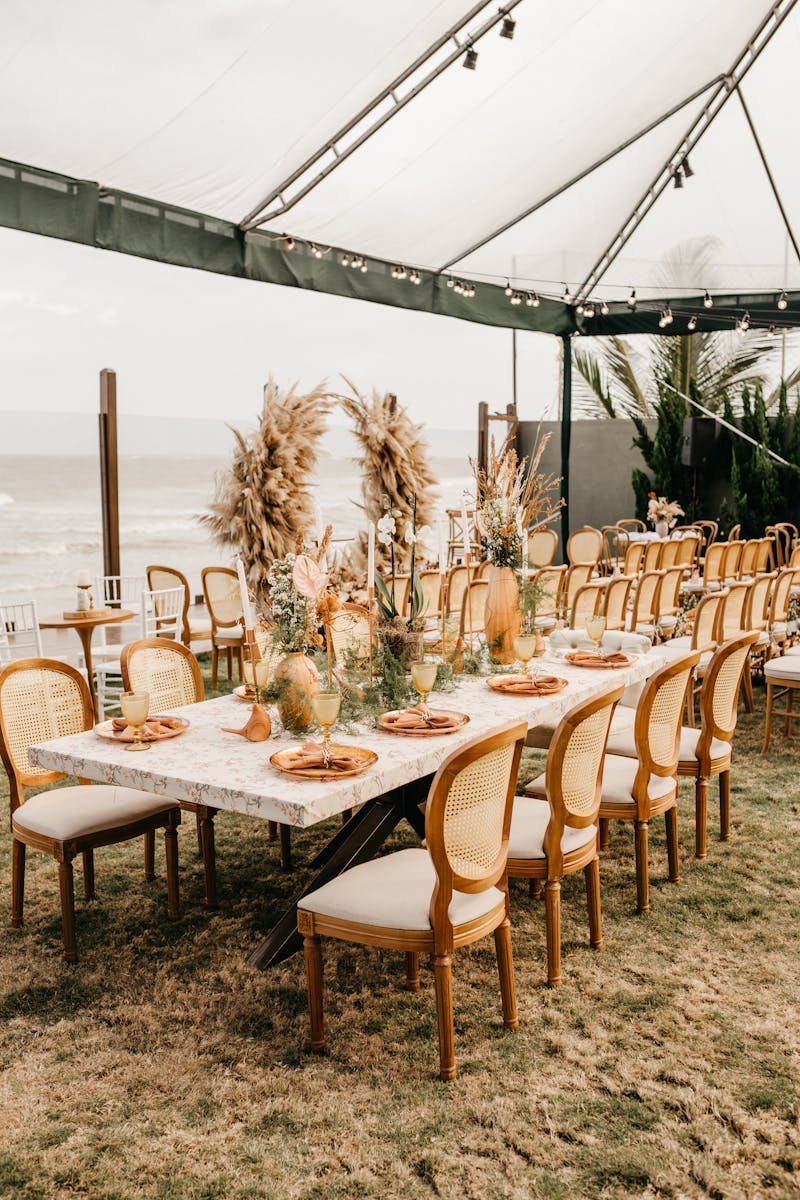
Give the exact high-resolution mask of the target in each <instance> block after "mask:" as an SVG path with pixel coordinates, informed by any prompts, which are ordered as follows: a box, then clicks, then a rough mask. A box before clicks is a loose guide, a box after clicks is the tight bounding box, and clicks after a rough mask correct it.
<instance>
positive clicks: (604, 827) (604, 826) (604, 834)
mask: <svg viewBox="0 0 800 1200" xmlns="http://www.w3.org/2000/svg"><path fill="white" fill-rule="evenodd" d="M608 828H609V821H608V817H601V818H600V849H601V850H607V849H608Z"/></svg>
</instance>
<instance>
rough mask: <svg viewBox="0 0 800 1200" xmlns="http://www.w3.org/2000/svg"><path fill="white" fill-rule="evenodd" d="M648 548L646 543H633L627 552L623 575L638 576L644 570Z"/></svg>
mask: <svg viewBox="0 0 800 1200" xmlns="http://www.w3.org/2000/svg"><path fill="white" fill-rule="evenodd" d="M646 548H647V545H646V543H645V542H631V543H630V545H629V546H628V549H627V550H626V551H625V561H624V562H623V564H622V574H623V575H638V574H639V572H640V570H641V569H642V562H643V560H644V552H645V550H646Z"/></svg>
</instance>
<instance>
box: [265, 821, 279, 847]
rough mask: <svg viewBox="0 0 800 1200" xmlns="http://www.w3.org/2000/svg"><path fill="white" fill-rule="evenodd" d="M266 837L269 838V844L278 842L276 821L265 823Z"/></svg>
mask: <svg viewBox="0 0 800 1200" xmlns="http://www.w3.org/2000/svg"><path fill="white" fill-rule="evenodd" d="M267 837H268V838H269V840H270V841H271V842H277V840H278V822H277V821H267Z"/></svg>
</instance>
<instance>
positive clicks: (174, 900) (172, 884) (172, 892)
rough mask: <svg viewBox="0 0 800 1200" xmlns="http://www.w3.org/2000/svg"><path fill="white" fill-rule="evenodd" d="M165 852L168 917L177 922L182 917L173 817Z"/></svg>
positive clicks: (165, 837)
mask: <svg viewBox="0 0 800 1200" xmlns="http://www.w3.org/2000/svg"><path fill="white" fill-rule="evenodd" d="M164 850H165V851H166V856H167V916H168V917H169V919H170V921H177V919H178V917H179V916H180V915H181V904H180V895H179V891H178V827H177V822H176V821H175V818H174V816H173V818H172V823H171V824H169V825H167V826H166V828H165V830H164Z"/></svg>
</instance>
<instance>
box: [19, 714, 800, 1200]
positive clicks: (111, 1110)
mask: <svg viewBox="0 0 800 1200" xmlns="http://www.w3.org/2000/svg"><path fill="white" fill-rule="evenodd" d="M762 719H763V718H762V715H761V713H760V712H759V714H757V715H756V717H753V718H748V717H742V719H741V727H740V734H739V736H738V750H739V753H738V761H737V764H736V770H735V776H734V786H733V814H734V837H733V840H732V841H731V842H730V843H729V844H727V845H721V844H720V843H718V842H716V841H714V840H712V841H711V843H710V856H709V859H708V861H707V862H705V863H696V862H695V861H694V860H693V859H692V858H691V857H690V856H691V852H692V841H693V834H694V830H693V820H692V805H691V789H690V788H688V787H687V788H684V789H683V793H682V794H683V800H684V803H683V805H682V820H681V847H682V852H683V872H684V878H683V883H682V885H681V887H680V888H675V887H672V886H671V885H669V884H668V883H666V882H665V875H666V862H665V845H664V838H663V829H662V828H659V827H656V828H655V829H654V831H653V839H652V840H653V865H652V880H653V896H652V902H653V912H652V914H651V915H650V916H649V917H647V918H641V917H636V916H635V915H634V913H633V901H634V885H633V871H632V841H631V832H630V830H628V829H624V828H620V827H618V828H615V829H614V830H612V840H611V848H610V851H609V853H608V854H607V855H605V856H604V858H603V863H602V888H603V905H604V915H605V933H606V948H605V950H604V951H603V952H602V953H601V954H594V953H592V952H591V951H590V950H589V948H588V946H587V942H586V938H587V931H586V922H585V907H584V901H583V895H582V892H581V886H580V882H579V881H578V880H569V881H567V883H566V885H565V888H564V935H563V943H564V951H565V958H564V973H565V986H564V987H563V988H562V989H561V990H560V991H555V992H554V991H549V990H548V989H547V988H546V987H545V986H544V983H543V979H544V922H543V912H542V908H541V904H540V903H539V902H535V901H533V900H531V899H529V897H528V895H527V890H526V888H525V886H524V885H522V884H521V883H515V884H513V885H512V900H513V917H514V949H515V956H516V968H517V988H518V995H519V1002H520V1010H521V1019H522V1025H521V1028H520V1031H519V1033H518V1035H516V1036H513V1035H511V1034H509V1033H507V1032H506V1031H505V1030H504V1029H503V1026H502V1022H501V1017H500V1006H499V995H498V988H497V983H496V974H495V963H494V957H493V953H492V950H491V946H490V943H487V944H485V945H479V946H478V947H476V948H474V949H473V950H472V951H468V952H464V953H461V954H460V955H459V956H458V959H457V962H456V971H455V982H456V1021H457V1042H456V1052H457V1058H458V1065H459V1071H460V1075H459V1078H458V1080H457V1081H456V1082H455V1084H452V1085H449V1086H448V1085H444V1084H441V1083H439V1082H438V1080H437V1079H436V1078H435V1077H434V1074H435V1069H436V1062H437V1054H436V1041H435V1037H436V1033H435V1031H436V1022H435V1010H434V1004H433V989H432V985H431V982H430V980H429V979H428V980H427V981H426V982H425V983H424V985H423V991H422V992H421V994H419V995H411V994H409V993H407V992H405V991H403V990H401V988H400V987H399V983H400V979H401V976H402V963H401V962H400V961H399V958H398V957H397V956H393V955H390V954H388V953H385V954H384V953H379V952H377V951H370V950H365V949H359V948H355V947H348V946H342V947H336V946H331V947H330V948H329V949H328V952H327V955H326V978H327V983H328V990H327V998H326V1011H327V1016H328V1035H329V1047H330V1053H329V1055H328V1056H326V1057H324V1058H321V1059H317V1058H313V1057H311V1056H309V1055H308V1054H307V1052H306V1049H305V1043H306V1024H305V990H304V977H303V968H302V962H301V960H300V959H299V958H295V959H292V960H290V961H289V962H287V963H285V964H283V965H282V966H281V967H279V968H277V969H274V970H272V971H270V972H268V973H266V974H258V973H255V972H253V971H251V970H249V969H248V968H247V967H246V966H245V965H244V959H245V955H246V953H247V951H248V949H249V948H250V947H252V945H253V944H254V942H255V941H256V940H257V938H258V937H259V935H260V934H261V933H262V931H264V930H265V929H266V928H268V926H269V924H270V921H271V916H272V914H273V913H274V912H275V910H276V909H278V908H280V906H281V904H282V902H283V899H284V897H285V896H286V895H287V894H289V892H290V891H292V890H293V889H294V888H295V887H296V886H297V885H298V884H299V883H300V882H301V881H302V879H303V878H304V875H305V872H304V867H303V863H304V861H305V858H306V854H307V853H308V852H309V851H311V850H312V849H313V848H314V847H315V846H317V845H319V844H320V842H321V841H322V840H323V838H325V837H326V836H327V835H328V832H329V829H328V828H325V827H322V828H318V829H316V830H312V831H309V832H308V833H306V834H301V835H298V836H297V837H296V839H295V846H296V850H297V858H298V862H299V866H298V868H297V871H296V874H295V876H294V877H291V878H287V877H286V876H284V875H283V874H282V873H281V871H280V869H279V868H278V866H277V856H276V850H275V846H274V845H273V844H271V843H269V842H268V841H267V838H266V830H265V828H264V826H263V825H261V824H259V823H257V822H255V821H252V820H248V819H246V818H243V817H231V816H226V815H222V816H220V818H219V819H218V822H217V825H218V857H219V872H220V883H221V899H222V903H221V908H220V911H219V912H218V913H217V914H213V915H209V914H207V913H206V912H205V911H204V909H203V907H202V895H203V888H202V878H201V871H200V867H199V862H198V859H197V856H196V852H195V848H194V845H193V830H192V827H191V825H190V824H189V822H186V823H185V826H184V830H183V834H182V850H181V866H182V888H183V897H182V898H183V902H184V907H185V916H184V917H183V919H182V920H181V921H180V922H178V923H175V924H168V923H167V921H166V919H165V886H164V879H163V862H160V863H159V864H158V865H159V869H160V870H161V871H162V875H161V876H159V877H158V878H157V880H156V883H155V884H153V885H145V884H144V882H143V881H142V876H141V851H140V847H139V846H138V845H134V846H129V847H122V848H119V849H114V850H107V851H102V852H99V853H98V864H97V867H98V872H97V873H98V895H99V899H98V900H97V902H96V903H94V904H92V905H89V906H87V905H85V904H83V902H79V916H78V938H79V948H80V950H81V952H82V959H81V962H80V963H79V964H78V965H77V967H68V966H67V965H66V964H64V963H63V962H62V961H61V959H60V925H59V919H58V915H57V914H58V898H57V887H56V876H55V871H54V869H53V865H52V863H51V862H50V861H49V860H48V859H46V858H45V857H44V856H43V855H37V854H34V853H31V854H30V856H29V863H30V869H29V875H28V881H27V926H26V928H25V929H24V930H21V931H11V930H8V929H6V928H2V931H0V976H1V982H0V1017H2V1022H0V1054H1V1055H2V1075H0V1120H1V1122H2V1124H1V1125H0V1127H1V1128H2V1130H3V1136H2V1139H0V1195H3V1196H14V1197H15V1198H18V1200H34V1198H36V1200H40V1198H46V1200H50V1198H51V1197H54V1198H62V1197H74V1196H76V1195H77V1196H89V1197H92V1198H93V1200H112V1198H113V1200H123V1198H124V1200H128V1198H132V1197H136V1198H139V1197H141V1198H146V1200H150V1198H153V1200H155V1198H158V1200H173V1198H174V1200H200V1198H206V1200H211V1198H214V1197H221V1198H224V1200H244V1198H251V1197H270V1198H271V1197H285V1198H288V1200H295V1198H297V1200H300V1198H302V1200H312V1198H319V1200H322V1198H325V1200H328V1198H330V1200H337V1198H343V1197H347V1198H350V1197H359V1198H360V1197H364V1198H367V1197H387V1196H388V1197H409V1198H410V1197H414V1198H416V1197H429V1196H440V1197H447V1198H450V1197H452V1198H453V1200H456V1198H457V1200H462V1198H463V1197H470V1198H472V1197H474V1198H476V1200H478V1198H480V1200H485V1198H486V1197H493V1198H496V1197H497V1198H499V1197H514V1198H520V1200H521V1198H523V1197H524V1198H527V1197H541V1198H545V1197H547V1198H551V1200H556V1198H561V1197H564V1198H566V1197H618V1196H646V1197H655V1196H659V1197H667V1196H669V1197H676V1198H677V1197H695V1196H711V1197H742V1198H745V1197H746V1198H747V1200H753V1198H755V1197H760V1196H763V1197H767V1196H776V1197H777V1196H781V1197H788V1196H797V1195H798V1194H800V1188H799V1187H798V1173H800V1150H799V1149H798V1144H799V1140H798V1087H797V1082H798V1080H797V1074H798V1057H797V1052H798V1041H799V1040H800V1021H799V1020H798V1017H800V1013H799V1012H798V1007H799V1005H798V988H797V966H798V941H799V940H800V938H799V937H798V921H797V912H798V908H799V907H800V886H798V869H797V868H798V858H799V857H800V855H799V854H798V847H797V824H798V822H797V815H798V808H799V807H800V794H799V793H798V782H797V762H798V756H797V749H796V748H795V746H793V745H792V744H787V743H786V742H784V740H783V738H782V736H780V735H779V736H778V737H777V738H776V741H775V745H774V749H773V750H772V751H771V753H770V755H769V757H768V758H767V759H766V760H762V759H761V758H760V757H759V756H758V754H757V749H758V742H759V737H760V732H761V728H762ZM536 761H540V760H535V759H534V756H533V755H530V756H528V758H527V760H526V764H525V770H526V773H527V774H530V772H531V771H532V770H533V769H534V767H535V763H536ZM712 833H713V825H712ZM406 836H407V835H406V834H402V835H401V837H402V838H405V837H406ZM0 856H1V857H2V866H3V878H5V879H6V880H7V879H8V876H9V865H8V836H7V835H5V836H4V837H3V839H2V844H1V845H0ZM3 913H4V915H3V918H2V921H3V925H4V926H5V921H6V919H7V914H8V887H7V884H6V887H5V888H4V893H3Z"/></svg>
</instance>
